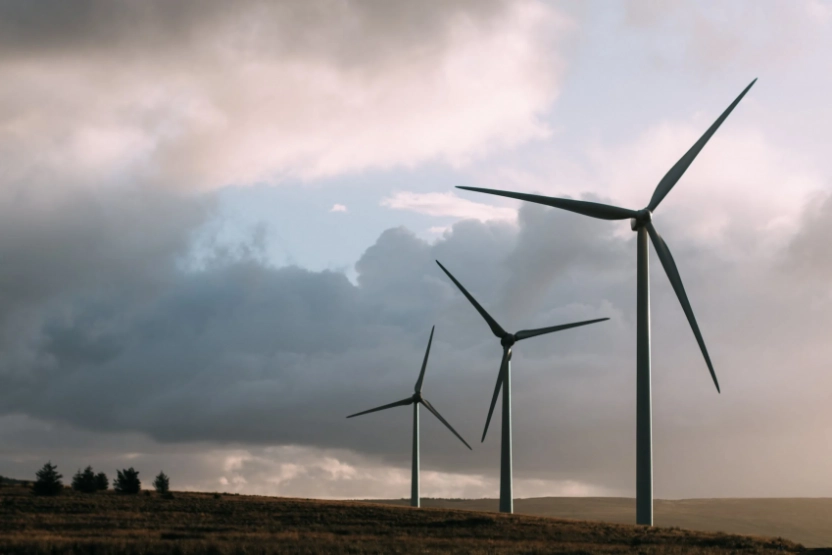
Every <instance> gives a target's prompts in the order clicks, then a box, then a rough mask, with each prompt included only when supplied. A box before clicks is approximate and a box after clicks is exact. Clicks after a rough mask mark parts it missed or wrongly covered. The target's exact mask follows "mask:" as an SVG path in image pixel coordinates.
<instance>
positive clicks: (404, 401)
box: [347, 397, 413, 418]
mask: <svg viewBox="0 0 832 555" xmlns="http://www.w3.org/2000/svg"><path fill="white" fill-rule="evenodd" d="M411 404H413V397H408V398H407V399H402V400H401V401H396V402H395V403H390V404H389V405H382V406H380V407H376V408H374V409H370V410H365V411H363V412H357V413H355V414H351V415H349V416H348V417H347V418H352V417H353V416H361V415H362V414H370V413H371V412H378V411H380V410H384V409H391V408H393V407H405V406H407V405H411Z"/></svg>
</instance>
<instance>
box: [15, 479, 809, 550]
mask: <svg viewBox="0 0 832 555" xmlns="http://www.w3.org/2000/svg"><path fill="white" fill-rule="evenodd" d="M426 552H430V553H633V552H638V553H655V554H664V553H668V554H669V553H690V554H696V553H760V554H764V553H766V554H767V553H800V552H805V550H804V548H802V547H801V546H799V545H797V544H794V543H791V542H788V541H786V540H774V539H762V538H752V537H743V536H734V535H726V534H718V533H707V532H689V531H685V530H681V529H678V528H644V527H636V526H629V525H621V524H604V523H593V522H581V521H569V520H558V519H553V518H544V517H534V516H525V515H499V514H487V513H473V512H468V511H459V510H449V509H410V508H406V507H391V506H384V505H380V504H371V503H360V502H338V501H314V500H303V499H286V498H274V497H256V496H236V495H213V494H203V493H178V492H177V493H175V494H174V498H173V499H163V498H161V497H158V496H156V495H155V494H153V495H145V494H140V495H138V496H120V495H116V494H114V493H112V492H106V493H98V494H92V495H85V494H80V493H74V492H71V491H67V492H65V493H64V494H62V495H60V496H57V497H53V498H45V497H35V496H33V495H31V494H30V493H29V492H28V491H27V490H26V489H25V488H23V487H20V486H14V487H4V488H0V553H27V554H33V555H34V554H41V553H50V554H59V553H73V554H75V555H83V554H91V553H96V554H98V555H102V554H103V555H106V554H110V553H128V554H130V553H154V554H156V553H158V554H173V553H176V554H181V555H187V554H190V553H214V554H231V553H241V554H242V553H287V554H296V553H426Z"/></svg>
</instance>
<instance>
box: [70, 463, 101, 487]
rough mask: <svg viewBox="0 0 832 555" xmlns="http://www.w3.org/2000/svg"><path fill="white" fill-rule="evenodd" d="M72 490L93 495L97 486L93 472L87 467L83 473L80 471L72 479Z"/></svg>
mask: <svg viewBox="0 0 832 555" xmlns="http://www.w3.org/2000/svg"><path fill="white" fill-rule="evenodd" d="M72 489H74V490H75V491H81V492H84V493H95V492H96V491H98V484H97V483H96V481H95V472H93V471H92V467H91V466H88V467H87V468H85V469H84V471H83V472H81V471H80V470H79V471H78V472H76V473H75V476H73V477H72Z"/></svg>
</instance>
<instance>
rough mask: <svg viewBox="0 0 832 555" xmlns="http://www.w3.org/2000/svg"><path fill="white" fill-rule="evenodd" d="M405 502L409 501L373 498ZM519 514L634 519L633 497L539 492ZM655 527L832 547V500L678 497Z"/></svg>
mask: <svg viewBox="0 0 832 555" xmlns="http://www.w3.org/2000/svg"><path fill="white" fill-rule="evenodd" d="M374 502H377V503H385V504H392V505H407V504H408V503H409V501H405V500H389V501H374ZM422 506H423V507H437V508H449V509H464V510H466V511H490V512H496V511H497V507H498V502H497V500H496V499H462V500H448V499H423V500H422ZM514 511H515V512H516V513H518V514H526V515H535V516H549V517H555V518H571V519H578V520H595V521H602V522H616V523H623V524H631V523H633V522H635V520H636V505H635V500H634V499H631V498H624V497H539V498H533V499H518V500H516V501H515V502H514ZM654 511H655V513H654V517H655V518H654V520H655V524H656V525H657V526H675V527H678V528H685V529H688V530H702V531H708V532H727V533H731V534H744V535H750V536H769V537H781V538H786V539H789V540H791V541H794V542H797V543H801V544H803V545H805V546H808V547H832V499H830V498H798V499H788V498H773V499H770V498H769V499H680V500H660V499H657V500H656V501H655V505H654Z"/></svg>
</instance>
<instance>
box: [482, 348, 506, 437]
mask: <svg viewBox="0 0 832 555" xmlns="http://www.w3.org/2000/svg"><path fill="white" fill-rule="evenodd" d="M507 362H508V349H507V348H503V360H502V362H500V372H499V373H498V374H497V385H495V386H494V396H493V397H492V398H491V408H489V409H488V418H486V419H485V429H484V430H483V431H482V439H481V440H480V442H483V441H485V434H487V433H488V425H489V424H491V415H492V414H494V405H496V404H497V395H499V394H500V388H501V387H502V385H503V378H504V374H505V368H506V363H507Z"/></svg>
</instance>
